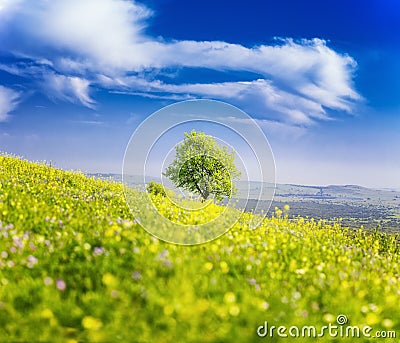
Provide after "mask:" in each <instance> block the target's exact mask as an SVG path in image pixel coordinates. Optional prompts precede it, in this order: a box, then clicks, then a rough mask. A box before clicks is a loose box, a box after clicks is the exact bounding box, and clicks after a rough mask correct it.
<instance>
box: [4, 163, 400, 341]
mask: <svg viewBox="0 0 400 343" xmlns="http://www.w3.org/2000/svg"><path fill="white" fill-rule="evenodd" d="M163 211H165V213H169V214H170V215H171V216H174V218H175V220H177V221H180V220H182V221H184V220H187V219H186V218H179V216H180V213H179V212H176V211H177V210H176V208H171V209H168V208H164V209H163ZM201 216H202V218H194V219H193V220H200V221H207V218H208V217H207V216H208V214H207V213H206V212H202V213H201ZM250 219H251V215H250V214H246V215H244V216H243V217H242V218H241V219H240V220H239V221H238V222H237V223H236V225H235V226H234V227H233V228H232V229H231V230H230V231H229V232H228V233H226V234H225V235H223V236H222V237H220V238H219V239H216V240H214V241H212V242H210V243H207V244H203V245H198V246H180V245H174V244H169V243H165V242H163V241H160V240H158V239H156V238H154V237H152V236H150V235H149V234H148V233H147V232H146V231H145V230H143V229H142V228H141V227H140V226H139V224H137V223H136V222H135V219H134V218H133V216H132V214H131V212H130V210H129V208H128V206H127V204H126V201H125V198H124V190H123V187H122V185H121V184H119V183H115V182H111V181H104V180H99V179H95V178H88V177H86V176H85V175H83V174H80V173H72V172H65V171H62V170H57V169H54V168H51V167H49V166H46V165H45V164H40V163H31V162H27V161H23V160H20V159H17V158H14V157H7V156H0V341H2V342H15V341H23V342H36V341H46V342H47V341H51V342H85V341H88V342H103V341H104V342H118V341H120V342H258V341H265V342H268V341H269V342H277V341H283V342H284V341H287V342H292V341H296V342H310V341H318V342H321V341H328V342H354V341H356V342H358V341H359V342H364V341H367V342H371V341H382V342H398V339H399V338H398V337H399V336H400V317H399V312H400V273H399V271H400V259H399V257H400V250H399V245H398V241H397V239H398V237H396V236H395V235H392V234H388V233H378V232H376V233H372V234H371V233H368V232H365V231H363V230H353V229H348V228H346V227H341V226H340V225H339V224H334V225H328V224H326V223H325V222H324V221H318V222H317V221H314V220H312V219H310V220H304V219H302V218H298V219H296V220H289V219H288V218H287V213H286V211H280V210H277V211H276V213H275V215H274V216H273V217H272V218H269V219H265V220H264V221H263V223H262V225H261V226H260V227H259V228H257V229H255V230H251V229H249V226H248V221H249V220H250ZM340 314H343V315H346V316H347V318H348V320H349V322H348V324H347V325H354V326H359V327H360V328H363V327H364V326H365V325H369V326H371V327H372V331H370V335H371V336H373V335H375V334H376V332H377V331H383V330H386V331H383V332H384V333H386V334H390V335H393V332H394V333H396V334H397V338H386V339H374V338H366V337H363V336H361V337H360V338H359V339H356V338H345V337H336V338H331V337H330V336H329V335H328V333H327V332H325V336H324V337H322V338H321V337H320V338H296V339H295V338H290V337H289V338H281V337H278V336H277V334H276V331H275V332H274V335H273V337H264V338H260V337H258V335H257V328H258V327H259V326H260V325H262V324H264V322H265V321H267V322H268V324H269V325H270V326H271V325H275V326H280V325H284V326H286V327H287V328H289V327H290V326H294V325H296V326H298V327H299V328H301V327H302V326H306V325H307V326H315V327H316V328H317V329H320V328H321V327H323V326H324V325H329V323H331V324H332V325H338V324H337V323H336V317H337V316H338V315H340ZM339 326H340V325H339ZM341 327H342V328H346V324H345V325H343V326H341ZM286 333H288V332H286Z"/></svg>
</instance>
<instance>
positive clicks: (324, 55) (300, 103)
mask: <svg viewBox="0 0 400 343" xmlns="http://www.w3.org/2000/svg"><path fill="white" fill-rule="evenodd" d="M22 4H24V6H22ZM151 15H152V11H151V10H150V9H148V8H147V7H145V6H143V5H141V4H138V3H137V2H135V1H123V0H87V1H80V0H55V1H45V0H38V1H35V2H34V3H33V2H29V3H28V0H20V1H18V2H15V6H13V5H12V4H11V2H7V6H5V7H4V9H3V10H1V11H0V20H1V19H2V18H3V17H7V20H8V23H9V25H8V26H7V27H4V29H3V33H2V34H0V35H1V37H0V38H2V39H3V40H4V42H6V44H5V45H4V47H3V49H5V48H6V49H7V50H8V51H13V52H14V53H18V54H22V55H23V56H25V57H26V56H28V57H29V58H30V59H31V60H32V61H34V63H33V64H30V63H29V62H24V63H25V64H24V65H21V64H20V65H16V66H13V67H10V66H7V67H6V68H5V67H3V70H6V69H7V68H8V72H10V73H21V69H24V72H25V73H29V74H30V75H31V76H32V77H34V76H35V75H40V78H41V80H45V81H46V82H45V84H46V85H47V86H48V87H49V90H50V91H49V94H50V95H51V96H53V97H55V98H59V99H63V100H66V101H71V102H76V103H81V104H82V105H84V106H87V107H90V108H93V107H94V104H95V101H94V100H93V99H92V98H91V97H90V95H89V90H90V85H95V86H98V87H102V88H105V89H108V90H110V91H116V92H126V93H130V94H133V95H140V96H144V97H151V98H161V99H172V100H176V99H186V98H193V97H211V98H216V99H221V100H227V101H230V102H231V103H233V104H235V105H239V106H241V107H242V108H243V109H245V110H246V111H248V112H251V113H252V114H253V115H256V116H257V117H259V118H261V119H272V120H279V121H284V122H286V123H289V124H291V125H310V124H312V123H314V122H315V121H317V120H327V119H330V116H329V114H328V112H327V109H333V110H339V111H345V112H348V113H351V112H352V111H353V110H354V107H355V104H356V103H357V102H358V101H359V100H361V96H360V95H359V94H358V93H357V91H356V90H355V89H354V85H353V77H354V71H355V69H356V62H355V60H354V59H353V58H351V57H350V56H348V55H346V54H341V53H338V52H336V51H334V50H333V49H331V48H330V47H329V46H328V45H327V43H326V41H324V40H322V39H311V40H299V41H294V40H292V39H280V40H277V41H276V42H275V44H273V45H259V46H253V47H246V46H243V45H240V44H230V43H227V42H222V41H190V40H184V41H165V40H163V39H162V38H154V37H150V36H148V35H147V34H146V33H145V28H146V25H147V19H148V18H149V17H150V16H151ZM10 37H14V38H15V37H18V40H16V39H11V38H10ZM32 41H35V45H34V46H33V45H32V43H31V42H32ZM17 43H18V44H17ZM0 49H1V48H0ZM43 61H46V63H44V62H43ZM182 68H194V69H202V68H207V69H212V70H215V71H227V72H229V71H234V72H236V73H237V72H246V73H252V74H253V75H254V78H253V80H251V81H248V79H247V81H246V82H243V80H241V79H240V78H238V76H236V77H232V81H230V82H220V81H219V80H218V78H216V80H215V81H214V82H211V83H210V82H207V83H203V82H202V80H201V76H199V79H198V81H197V82H194V83H181V82H180V81H179V78H173V77H172V78H170V81H169V82H166V81H164V82H162V81H161V78H160V75H161V74H162V73H163V71H164V70H165V69H168V70H173V69H176V70H179V69H182ZM38 69H41V70H42V71H39V70H38ZM43 70H44V71H43ZM236 75H240V74H236ZM42 84H43V83H42Z"/></svg>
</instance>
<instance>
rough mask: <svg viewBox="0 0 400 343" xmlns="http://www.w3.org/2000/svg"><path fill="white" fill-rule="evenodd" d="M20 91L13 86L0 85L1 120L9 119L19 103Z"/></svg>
mask: <svg viewBox="0 0 400 343" xmlns="http://www.w3.org/2000/svg"><path fill="white" fill-rule="evenodd" d="M19 100H20V93H19V92H16V91H14V90H13V89H11V88H7V87H3V86H0V122H2V121H5V120H7V118H8V116H9V114H10V112H12V111H13V110H14V109H15V108H16V107H17V106H18V103H19Z"/></svg>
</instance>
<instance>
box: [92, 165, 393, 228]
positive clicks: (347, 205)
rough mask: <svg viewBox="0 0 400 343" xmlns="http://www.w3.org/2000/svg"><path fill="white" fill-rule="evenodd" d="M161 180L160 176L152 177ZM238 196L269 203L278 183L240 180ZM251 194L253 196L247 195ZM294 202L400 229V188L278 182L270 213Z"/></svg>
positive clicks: (249, 203)
mask: <svg viewBox="0 0 400 343" xmlns="http://www.w3.org/2000/svg"><path fill="white" fill-rule="evenodd" d="M89 176H95V177H98V178H101V179H112V180H115V181H117V182H121V181H122V178H121V175H120V174H104V173H99V174H89ZM150 180H154V181H156V182H161V180H160V178H156V177H153V178H150V179H149V181H150ZM125 182H126V183H127V184H128V185H131V186H143V187H144V181H143V180H142V179H141V177H139V176H129V177H126V178H125ZM237 186H238V190H239V192H238V198H239V199H242V201H246V205H245V210H246V211H252V210H253V209H254V207H255V205H256V203H257V199H259V201H264V202H266V203H265V206H264V207H265V208H268V207H269V203H268V202H269V201H270V199H269V198H268V196H269V194H272V193H273V188H274V185H272V184H264V183H262V182H258V181H250V182H249V186H247V182H244V181H239V182H238V183H237ZM262 187H266V188H267V189H268V190H269V191H268V192H265V193H264V194H266V195H267V197H264V198H263V197H260V198H259V195H260V190H261V188H262ZM247 194H249V196H248V197H247V196H245V195H247ZM284 205H289V206H290V211H289V215H290V216H292V217H295V216H297V215H300V216H308V217H313V218H316V219H332V220H335V219H337V218H342V221H343V224H345V225H347V226H350V227H359V226H360V225H363V226H364V227H365V228H367V229H376V228H380V229H383V230H388V231H395V232H399V229H400V192H399V191H396V190H390V189H372V188H367V187H362V186H358V185H329V186H318V185H316V186H310V185H297V184H279V183H278V184H276V185H275V195H274V197H273V201H272V204H271V206H270V207H269V208H270V211H269V213H270V214H271V213H273V211H274V209H275V207H278V208H283V206H284Z"/></svg>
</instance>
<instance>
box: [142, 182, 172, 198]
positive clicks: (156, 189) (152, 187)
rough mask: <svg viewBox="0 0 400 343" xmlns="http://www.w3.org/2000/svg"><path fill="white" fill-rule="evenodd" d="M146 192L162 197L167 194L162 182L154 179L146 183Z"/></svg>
mask: <svg viewBox="0 0 400 343" xmlns="http://www.w3.org/2000/svg"><path fill="white" fill-rule="evenodd" d="M146 189H147V192H148V193H150V194H154V195H162V196H163V197H165V196H166V195H167V194H166V192H165V188H164V186H163V185H162V184H160V183H157V182H155V181H150V182H149V183H148V184H147V187H146Z"/></svg>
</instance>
